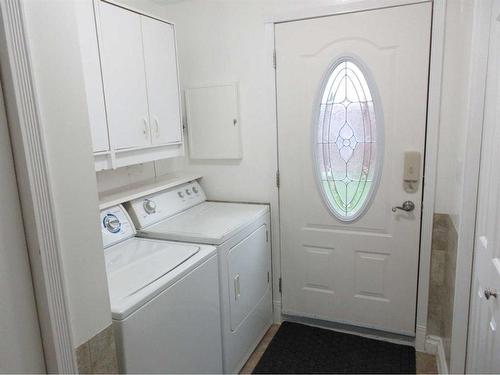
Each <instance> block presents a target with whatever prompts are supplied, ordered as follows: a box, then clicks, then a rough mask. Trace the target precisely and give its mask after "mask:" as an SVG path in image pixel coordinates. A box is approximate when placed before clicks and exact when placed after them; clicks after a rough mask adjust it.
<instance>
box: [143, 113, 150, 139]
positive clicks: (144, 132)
mask: <svg viewBox="0 0 500 375" xmlns="http://www.w3.org/2000/svg"><path fill="white" fill-rule="evenodd" d="M142 121H143V122H144V128H143V129H142V134H144V137H146V138H148V130H149V124H148V119H147V118H146V117H144V118H143V119H142Z"/></svg>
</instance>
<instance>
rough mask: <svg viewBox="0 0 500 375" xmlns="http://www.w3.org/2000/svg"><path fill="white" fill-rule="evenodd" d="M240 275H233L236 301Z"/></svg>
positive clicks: (238, 296) (238, 293) (238, 295)
mask: <svg viewBox="0 0 500 375" xmlns="http://www.w3.org/2000/svg"><path fill="white" fill-rule="evenodd" d="M240 295H241V294H240V275H239V274H237V275H236V276H235V277H234V299H235V300H236V301H237V300H238V299H239V298H240Z"/></svg>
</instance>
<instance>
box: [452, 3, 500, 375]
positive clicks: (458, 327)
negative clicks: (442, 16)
mask: <svg viewBox="0 0 500 375" xmlns="http://www.w3.org/2000/svg"><path fill="white" fill-rule="evenodd" d="M491 6H492V2H491V0H474V16H473V17H474V18H473V27H472V44H471V61H470V63H471V65H470V70H469V77H468V102H467V110H466V113H467V114H468V118H467V133H466V146H465V158H464V170H465V171H467V178H464V181H463V188H462V202H461V204H462V206H461V220H460V228H457V229H458V249H457V265H456V274H455V295H454V302H453V325H452V334H451V354H450V371H451V373H464V372H466V357H467V335H468V327H469V311H470V309H469V305H470V296H471V284H472V276H473V274H472V270H473V268H472V264H473V258H474V251H472V250H473V249H474V242H475V228H476V209H477V196H478V185H479V169H480V164H481V145H482V135H483V117H484V116H483V115H484V104H485V94H486V79H487V73H488V53H489V52H488V50H489V41H490V24H491Z"/></svg>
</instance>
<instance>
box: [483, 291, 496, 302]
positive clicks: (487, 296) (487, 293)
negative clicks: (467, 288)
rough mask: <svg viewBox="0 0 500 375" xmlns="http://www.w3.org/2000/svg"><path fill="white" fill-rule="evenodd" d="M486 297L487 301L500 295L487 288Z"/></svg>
mask: <svg viewBox="0 0 500 375" xmlns="http://www.w3.org/2000/svg"><path fill="white" fill-rule="evenodd" d="M484 296H485V297H486V299H487V300H489V299H490V298H491V297H493V298H497V296H498V294H497V291H496V290H495V289H491V288H486V289H485V290H484Z"/></svg>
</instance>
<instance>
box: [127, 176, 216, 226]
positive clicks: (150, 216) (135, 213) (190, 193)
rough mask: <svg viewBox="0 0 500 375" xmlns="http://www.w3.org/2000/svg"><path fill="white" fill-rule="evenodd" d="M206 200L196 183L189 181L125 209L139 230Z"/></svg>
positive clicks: (128, 204) (146, 197) (132, 202)
mask: <svg viewBox="0 0 500 375" xmlns="http://www.w3.org/2000/svg"><path fill="white" fill-rule="evenodd" d="M206 200H207V197H206V196H205V192H204V191H203V189H202V188H201V186H200V184H199V183H198V181H191V182H188V183H186V184H182V185H178V186H175V187H172V188H169V189H166V190H163V191H160V192H158V193H154V194H150V195H146V196H144V197H141V198H138V199H135V200H133V201H130V202H127V203H126V208H127V210H128V213H129V214H130V217H131V218H132V220H133V222H134V224H135V226H136V227H137V229H139V230H140V229H144V228H145V227H147V226H149V225H151V224H155V223H157V222H159V221H160V220H163V219H166V218H168V217H170V216H173V215H175V214H178V213H179V212H182V211H184V210H187V209H188V208H191V207H193V206H196V205H197V204H200V203H202V202H204V201H206Z"/></svg>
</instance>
